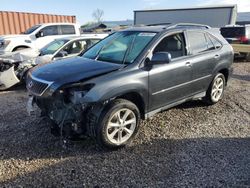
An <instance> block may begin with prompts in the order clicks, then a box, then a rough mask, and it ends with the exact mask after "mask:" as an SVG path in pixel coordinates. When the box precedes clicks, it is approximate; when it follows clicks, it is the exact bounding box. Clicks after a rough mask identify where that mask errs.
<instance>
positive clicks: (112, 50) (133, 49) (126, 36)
mask: <svg viewBox="0 0 250 188" xmlns="http://www.w3.org/2000/svg"><path fill="white" fill-rule="evenodd" d="M155 35H156V33H152V32H138V31H123V32H117V33H114V34H113V35H110V36H109V37H107V38H105V39H104V40H102V41H101V42H99V43H97V44H96V45H95V46H93V47H92V48H90V49H89V50H88V51H86V52H85V53H84V54H83V56H82V57H85V58H89V59H96V60H99V61H107V62H111V63H118V64H130V63H133V62H134V60H135V59H136V58H137V57H138V56H139V54H140V53H141V52H142V50H143V49H144V48H145V47H146V46H147V45H148V43H149V42H150V41H151V40H152V39H153V37H154V36H155Z"/></svg>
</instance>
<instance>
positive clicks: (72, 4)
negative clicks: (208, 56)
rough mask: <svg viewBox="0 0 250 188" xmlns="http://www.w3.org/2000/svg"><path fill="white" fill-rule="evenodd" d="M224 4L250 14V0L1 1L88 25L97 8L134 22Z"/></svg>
mask: <svg viewBox="0 0 250 188" xmlns="http://www.w3.org/2000/svg"><path fill="white" fill-rule="evenodd" d="M10 2H11V3H10ZM223 4H237V5H238V11H239V12H250V0H11V1H10V0H0V11H20V12H34V13H47V14H62V15H75V16H76V19H77V22H78V23H80V24H84V23H87V22H91V21H93V18H92V13H93V11H94V10H96V9H97V8H99V9H102V10H103V11H104V17H103V20H105V21H117V20H127V19H133V17H134V13H133V11H134V10H142V9H168V8H185V7H194V6H207V5H213V6H214V5H223Z"/></svg>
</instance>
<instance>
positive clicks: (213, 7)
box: [134, 4, 237, 12]
mask: <svg viewBox="0 0 250 188" xmlns="http://www.w3.org/2000/svg"><path fill="white" fill-rule="evenodd" d="M216 8H237V5H236V4H228V5H216V6H196V7H188V8H172V9H145V10H135V11H134V12H151V11H175V10H196V9H216Z"/></svg>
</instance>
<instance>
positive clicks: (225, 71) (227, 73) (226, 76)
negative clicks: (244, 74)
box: [218, 68, 229, 85]
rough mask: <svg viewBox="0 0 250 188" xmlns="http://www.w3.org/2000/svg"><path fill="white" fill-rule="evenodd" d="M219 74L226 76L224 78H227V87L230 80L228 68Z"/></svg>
mask: <svg viewBox="0 0 250 188" xmlns="http://www.w3.org/2000/svg"><path fill="white" fill-rule="evenodd" d="M218 73H221V74H223V75H224V77H225V80H226V83H225V84H226V85H227V82H228V79H229V70H228V69H227V68H223V69H220V70H219V71H218Z"/></svg>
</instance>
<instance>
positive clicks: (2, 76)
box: [0, 66, 20, 90]
mask: <svg viewBox="0 0 250 188" xmlns="http://www.w3.org/2000/svg"><path fill="white" fill-rule="evenodd" d="M19 82H20V80H19V79H18V78H17V76H16V73H15V70H14V66H12V67H10V68H9V69H8V70H5V71H3V72H0V90H6V89H8V88H10V87H12V86H14V85H16V84H17V83H19Z"/></svg>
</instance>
